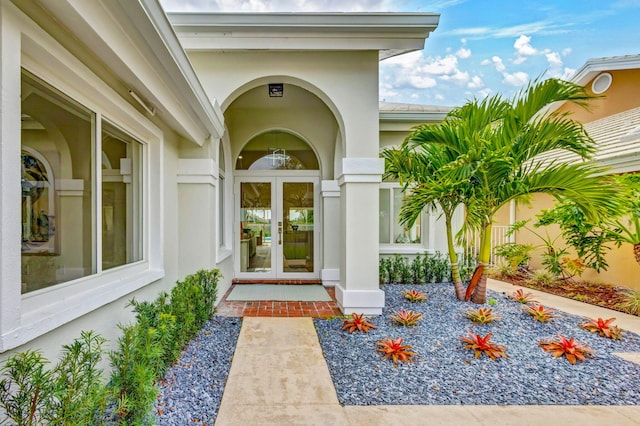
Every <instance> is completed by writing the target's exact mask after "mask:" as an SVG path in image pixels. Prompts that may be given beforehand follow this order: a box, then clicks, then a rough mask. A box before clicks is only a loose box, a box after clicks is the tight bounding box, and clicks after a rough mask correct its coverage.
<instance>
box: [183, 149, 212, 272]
mask: <svg viewBox="0 0 640 426" xmlns="http://www.w3.org/2000/svg"><path fill="white" fill-rule="evenodd" d="M217 171H218V165H217V163H216V162H215V161H214V160H213V159H210V158H198V159H185V158H181V159H180V160H178V177H177V178H178V179H177V180H178V202H179V206H178V224H179V225H178V253H179V255H178V275H179V276H181V277H182V276H186V275H189V274H193V273H194V272H196V271H198V270H199V269H212V268H214V267H215V262H216V252H215V250H216V238H215V237H216V234H215V233H216V229H215V224H216V223H217V222H216V201H217V200H216V190H215V189H216V188H215V187H216V185H217V183H218V173H217Z"/></svg>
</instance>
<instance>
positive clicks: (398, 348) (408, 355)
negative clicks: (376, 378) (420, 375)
mask: <svg viewBox="0 0 640 426" xmlns="http://www.w3.org/2000/svg"><path fill="white" fill-rule="evenodd" d="M376 345H378V346H379V347H378V348H377V349H376V350H377V351H378V352H381V353H382V359H390V360H391V361H393V365H394V366H397V365H398V362H412V361H413V357H416V356H418V354H417V353H415V352H412V351H410V350H409V349H412V348H413V346H411V345H403V344H402V337H398V338H397V339H396V340H393V339H391V338H390V337H387V338H385V339H384V340H381V341H379V342H376Z"/></svg>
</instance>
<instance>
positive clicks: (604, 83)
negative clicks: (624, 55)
mask: <svg viewBox="0 0 640 426" xmlns="http://www.w3.org/2000/svg"><path fill="white" fill-rule="evenodd" d="M612 81H613V77H612V76H611V74H609V73H608V72H603V73H602V74H600V75H599V76H597V77H596V78H595V79H594V80H593V83H591V91H592V92H593V93H595V94H596V95H599V94H601V93H604V92H605V91H606V90H607V89H608V88H609V87H611V82H612Z"/></svg>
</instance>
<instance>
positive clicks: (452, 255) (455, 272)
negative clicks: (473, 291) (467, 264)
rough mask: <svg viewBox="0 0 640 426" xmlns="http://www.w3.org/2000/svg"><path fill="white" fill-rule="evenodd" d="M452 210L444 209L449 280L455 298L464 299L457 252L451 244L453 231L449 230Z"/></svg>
mask: <svg viewBox="0 0 640 426" xmlns="http://www.w3.org/2000/svg"><path fill="white" fill-rule="evenodd" d="M452 215H453V212H449V211H445V215H444V217H445V228H446V231H447V248H448V250H449V263H451V280H452V281H453V288H454V290H455V292H456V299H458V300H464V285H463V284H462V278H460V268H459V267H458V254H457V253H456V250H455V247H454V245H453V231H452V230H451V216H452Z"/></svg>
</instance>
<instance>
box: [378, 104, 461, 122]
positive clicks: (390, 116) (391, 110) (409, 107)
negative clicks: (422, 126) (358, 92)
mask: <svg viewBox="0 0 640 426" xmlns="http://www.w3.org/2000/svg"><path fill="white" fill-rule="evenodd" d="M379 109H380V122H381V123H382V122H416V123H439V122H441V121H442V120H444V118H445V117H446V116H447V114H448V113H449V111H451V109H452V107H446V106H437V105H419V104H404V103H393V102H380V103H379Z"/></svg>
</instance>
